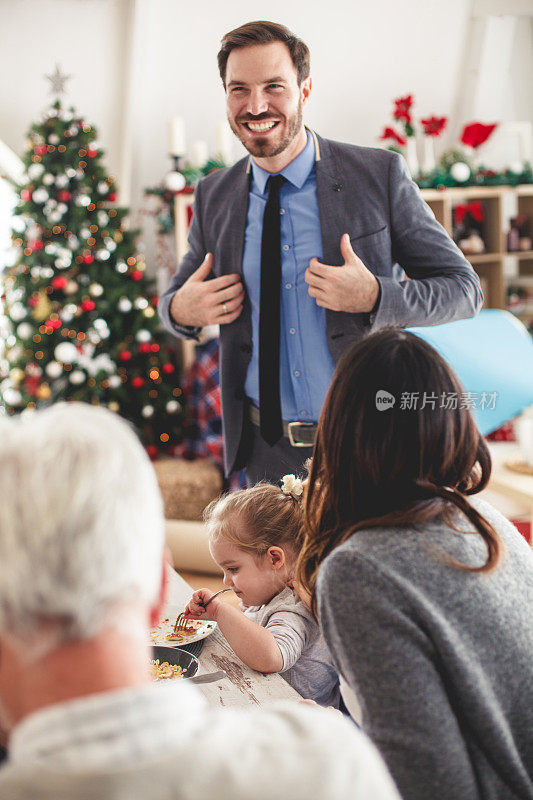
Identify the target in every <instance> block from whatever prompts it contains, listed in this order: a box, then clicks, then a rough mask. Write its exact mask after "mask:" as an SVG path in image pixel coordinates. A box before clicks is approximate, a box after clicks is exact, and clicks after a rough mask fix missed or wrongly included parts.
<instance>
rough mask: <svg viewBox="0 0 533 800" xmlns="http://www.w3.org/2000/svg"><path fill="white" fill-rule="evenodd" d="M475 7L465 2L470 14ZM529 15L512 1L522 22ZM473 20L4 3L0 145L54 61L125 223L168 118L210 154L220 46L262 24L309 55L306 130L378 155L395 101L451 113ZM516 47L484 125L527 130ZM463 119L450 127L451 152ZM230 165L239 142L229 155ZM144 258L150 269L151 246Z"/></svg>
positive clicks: (522, 68) (408, 7) (494, 5)
mask: <svg viewBox="0 0 533 800" xmlns="http://www.w3.org/2000/svg"><path fill="white" fill-rule="evenodd" d="M485 2H488V0H475V10H476V13H482V10H483V4H484V3H485ZM510 2H511V0H490V11H491V12H492V13H505V9H506V8H509V3H510ZM513 2H514V3H516V2H517V0H513ZM532 3H533V0H520V4H521V7H522V8H524V9H525V10H526V11H527V8H528V7H529V5H531V4H532ZM471 9H472V4H471V2H470V0H446V2H443V0H404V2H402V3H398V2H397V0H374V1H373V2H369V0H328V2H326V3H320V4H319V3H318V2H317V3H316V5H313V4H312V3H311V2H310V1H309V0H270V3H269V4H268V6H265V3H264V2H259V0H224V1H223V2H221V1H220V0H197V2H196V3H194V2H190V0H187V2H186V1H185V0H17V2H14V1H13V0H0V76H1V79H0V139H4V141H6V142H7V144H9V145H10V146H11V147H12V148H13V149H15V150H17V151H19V152H20V151H21V149H22V147H23V145H24V134H25V131H26V129H27V127H28V125H29V124H30V122H31V121H32V120H34V119H35V118H36V117H37V116H38V113H39V111H40V109H41V108H42V107H43V106H44V105H45V104H46V101H47V92H48V82H47V81H45V80H44V78H43V77H42V76H43V74H44V73H50V72H51V71H52V70H53V68H54V64H55V62H56V61H59V62H60V63H61V65H62V68H63V70H64V71H66V72H67V73H71V74H72V75H73V76H74V77H73V79H72V80H71V81H70V83H69V84H68V89H69V95H68V97H69V99H71V100H72V102H74V104H75V105H76V106H77V108H78V110H79V111H80V112H81V113H82V114H83V115H84V116H85V117H86V118H87V119H88V120H90V121H91V122H93V123H94V124H95V125H96V126H97V127H98V128H99V139H100V141H101V142H102V143H103V144H104V145H105V146H106V148H107V149H108V153H109V155H108V159H107V163H108V165H109V168H110V171H112V172H115V174H117V175H118V178H119V181H120V180H122V182H123V185H124V186H125V188H126V189H127V190H128V191H127V194H128V197H129V202H130V203H131V204H132V207H133V208H134V209H135V208H137V207H138V206H139V205H140V204H141V203H142V202H143V197H142V191H143V189H144V188H145V187H146V186H149V185H154V184H156V183H158V182H159V181H160V179H161V178H162V176H163V175H164V173H165V172H166V171H168V169H169V167H170V161H169V159H168V157H167V143H166V123H167V120H168V119H169V118H170V117H172V116H175V115H182V116H183V117H185V120H186V126H187V138H188V141H189V142H192V141H193V140H194V139H205V140H207V141H209V142H210V144H211V145H212V144H213V130H214V126H215V123H216V122H217V121H219V120H221V119H223V118H224V115H225V112H224V94H223V90H222V86H221V83H220V79H219V76H218V70H217V64H216V53H217V50H218V47H219V42H220V38H221V36H222V35H223V34H224V33H225V32H226V31H228V30H231V29H232V28H234V27H237V26H238V25H240V24H242V23H243V22H246V21H248V20H252V19H264V18H265V16H267V18H269V19H273V20H276V21H280V22H283V23H285V24H286V25H288V26H289V27H290V28H292V29H293V30H294V31H295V32H296V33H298V34H299V35H300V36H301V37H302V38H303V39H304V40H305V41H306V42H307V43H308V45H309V47H310V49H311V57H312V61H311V63H312V75H313V92H312V99H311V103H310V105H309V106H308V110H307V116H306V121H307V122H308V124H310V125H311V126H312V127H314V128H316V130H317V131H318V132H319V133H321V134H322V135H324V136H329V137H332V138H337V139H340V140H343V141H348V142H355V143H359V144H366V145H375V144H377V136H378V135H379V133H380V131H381V129H382V127H383V125H385V124H387V123H388V122H389V121H390V111H391V107H392V98H393V97H397V96H399V95H402V94H406V93H411V92H412V93H414V95H415V97H416V107H415V113H416V116H417V117H420V116H423V115H426V114H438V115H446V116H447V115H450V114H452V113H453V112H454V110H456V109H457V108H458V107H459V106H458V102H457V98H458V95H459V93H460V92H461V89H462V87H463V85H464V82H465V75H464V70H465V63H467V60H465V53H466V54H468V52H469V47H470V42H469V41H468V37H469V36H470V35H471V28H470V27H469V18H470V12H471ZM509 10H510V9H509ZM509 10H508V11H507V13H509ZM511 13H513V11H511ZM521 37H522V40H523V41H522V45H521V48H522V50H520V49H515V50H514V56H513V63H512V65H511V69H510V72H509V80H508V86H509V93H508V94H507V95H506V100H505V104H504V106H505V107H502V103H501V102H500V100H499V99H498V98H495V101H494V102H495V108H494V113H493V115H492V118H493V119H503V118H505V116H506V115H507V118H509V119H533V107H532V100H531V88H530V80H529V78H528V71H527V70H528V69H529V68H530V65H529V63H528V64H526V63H525V62H524V59H522V60H521V57H520V56H519V53H520V52H522V51H523V52H524V53H525V54H526V55H527V54H530V53H531V27H530V26H529V25H528V32H527V33H524V29H523V28H521ZM524 58H525V56H524ZM526 60H527V59H526ZM513 98H514V100H513ZM527 98H529V100H528V99H527ZM522 112H523V113H522ZM471 119H472V118H468V119H462V118H461V119H460V120H459V119H456V120H455V121H454V122H453V123H452V127H453V130H452V133H451V134H450V137H449V141H448V142H447V143H448V144H449V143H450V140H453V136H452V134H453V135H456V132H457V130H458V129H459V128H460V126H461V124H463V123H464V122H468V121H471ZM485 121H489V120H485ZM443 143H444V142H443ZM240 152H242V150H241V149H240V145H238V143H237V142H236V143H235V155H236V156H237V155H238V154H239V153H240ZM130 172H131V174H129V173H130ZM130 187H131V194H130V191H129V190H130ZM145 244H146V247H147V249H148V256H149V257H150V255H151V252H152V251H153V240H152V238H151V236H150V235H149V234H148V235H147V236H146V237H145Z"/></svg>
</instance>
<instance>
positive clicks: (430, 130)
mask: <svg viewBox="0 0 533 800" xmlns="http://www.w3.org/2000/svg"><path fill="white" fill-rule="evenodd" d="M447 121H448V120H447V119H446V117H427V118H426V119H421V120H420V122H421V123H422V125H423V126H424V133H425V134H426V136H440V135H441V133H442V131H443V130H444V128H445V127H446V122H447Z"/></svg>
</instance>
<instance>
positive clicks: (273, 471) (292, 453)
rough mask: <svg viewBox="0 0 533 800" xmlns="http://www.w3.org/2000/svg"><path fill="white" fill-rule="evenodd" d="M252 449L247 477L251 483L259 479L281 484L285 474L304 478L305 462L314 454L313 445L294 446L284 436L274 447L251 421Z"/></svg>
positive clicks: (247, 465)
mask: <svg viewBox="0 0 533 800" xmlns="http://www.w3.org/2000/svg"><path fill="white" fill-rule="evenodd" d="M250 436H251V449H250V451H249V454H248V457H247V459H246V465H245V470H246V477H247V479H248V483H249V485H253V484H254V483H257V482H258V481H268V482H269V483H276V484H279V482H280V481H281V479H282V478H283V476H284V475H290V474H291V473H292V474H293V475H296V477H300V478H304V477H306V475H307V470H306V469H305V468H304V462H305V461H306V460H307V459H308V458H311V456H312V455H313V448H312V447H293V446H292V445H291V443H290V442H289V440H288V438H287V437H286V436H282V437H281V439H280V440H279V442H277V443H276V444H275V445H274V446H273V447H270V445H269V444H267V443H266V442H265V441H264V439H263V437H262V436H261V433H260V432H259V428H258V426H257V425H253V424H252V423H250Z"/></svg>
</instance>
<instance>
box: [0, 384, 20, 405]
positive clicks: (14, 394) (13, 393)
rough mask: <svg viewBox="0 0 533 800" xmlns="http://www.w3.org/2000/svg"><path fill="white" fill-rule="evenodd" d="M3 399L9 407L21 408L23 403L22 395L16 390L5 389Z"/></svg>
mask: <svg viewBox="0 0 533 800" xmlns="http://www.w3.org/2000/svg"><path fill="white" fill-rule="evenodd" d="M2 398H3V400H4V402H5V403H6V404H7V405H8V406H19V405H20V404H21V403H22V395H21V393H20V392H18V391H17V390H16V389H9V388H8V389H4V390H3V391H2Z"/></svg>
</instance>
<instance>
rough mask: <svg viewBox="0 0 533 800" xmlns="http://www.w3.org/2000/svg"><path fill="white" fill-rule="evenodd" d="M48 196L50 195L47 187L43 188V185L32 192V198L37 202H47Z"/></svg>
mask: <svg viewBox="0 0 533 800" xmlns="http://www.w3.org/2000/svg"><path fill="white" fill-rule="evenodd" d="M48 197H49V195H48V192H47V191H46V189H43V188H42V186H41V187H40V188H39V189H36V190H35V191H34V193H33V194H32V199H33V200H34V201H35V202H36V203H46V201H47V200H48Z"/></svg>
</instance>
